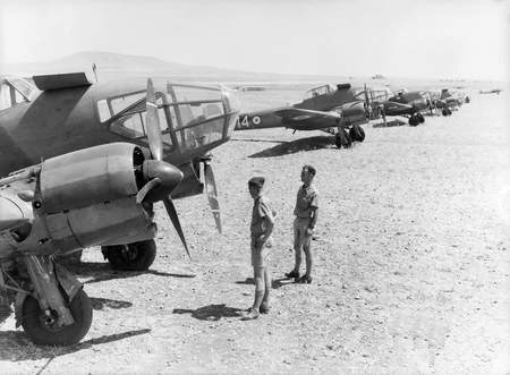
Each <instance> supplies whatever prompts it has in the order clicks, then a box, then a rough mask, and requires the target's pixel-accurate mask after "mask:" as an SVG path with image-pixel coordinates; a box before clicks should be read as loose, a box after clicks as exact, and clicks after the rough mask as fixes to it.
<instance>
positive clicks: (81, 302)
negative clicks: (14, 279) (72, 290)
mask: <svg viewBox="0 0 510 375" xmlns="http://www.w3.org/2000/svg"><path fill="white" fill-rule="evenodd" d="M68 308H69V310H70V311H71V315H72V316H73V319H74V323H72V324H69V325H60V324H58V321H59V317H58V313H57V312H56V311H54V310H52V309H49V310H46V311H44V310H42V309H41V307H40V306H39V302H38V301H37V300H36V299H35V298H34V297H32V296H28V297H26V298H25V300H24V301H23V305H22V307H21V314H22V315H21V316H22V317H23V321H22V323H21V325H22V326H23V329H24V330H25V332H26V333H27V335H28V336H29V337H30V339H31V340H32V341H33V342H34V344H37V345H58V346H65V345H73V344H76V343H77V342H79V341H80V340H81V339H82V338H83V337H84V336H85V335H86V334H87V332H88V331H89V328H90V325H91V323H92V304H91V303H90V299H89V297H88V296H87V294H86V293H85V292H84V291H83V289H80V291H79V292H78V293H77V294H76V295H75V296H74V298H73V300H72V301H71V303H70V304H69V306H68Z"/></svg>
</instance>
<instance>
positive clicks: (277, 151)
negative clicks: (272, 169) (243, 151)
mask: <svg viewBox="0 0 510 375" xmlns="http://www.w3.org/2000/svg"><path fill="white" fill-rule="evenodd" d="M323 148H336V146H335V145H334V138H333V137H331V136H328V135H319V136H316V137H310V138H301V139H297V140H295V141H292V142H285V143H282V144H279V145H276V146H274V147H271V148H268V149H266V150H263V151H261V152H257V153H255V154H252V155H250V156H249V157H250V158H268V157H274V156H283V155H288V154H295V153H296V152H301V151H313V150H318V149H323Z"/></svg>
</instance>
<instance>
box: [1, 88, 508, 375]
mask: <svg viewBox="0 0 510 375" xmlns="http://www.w3.org/2000/svg"><path fill="white" fill-rule="evenodd" d="M253 95H254V94H253ZM257 95H261V96H262V95H264V93H259V94H257ZM245 99H246V98H245ZM506 100H507V101H508V99H506ZM282 101H285V100H283V98H282ZM504 102H505V95H500V96H498V95H485V96H482V95H472V102H471V103H470V104H467V105H465V106H463V107H462V108H461V110H460V111H459V112H454V114H453V115H452V116H451V117H448V118H444V117H429V118H427V119H426V122H425V124H423V125H421V126H418V127H416V128H411V127H409V126H402V127H393V128H372V127H371V126H370V125H367V126H365V131H366V141H365V142H364V143H362V144H355V146H354V147H353V148H352V149H349V150H338V149H336V148H335V147H334V146H333V145H331V140H330V138H328V137H327V136H326V135H325V134H324V133H321V132H301V133H296V134H294V135H292V133H291V131H288V130H283V129H277V130H265V131H259V132H256V131H247V132H236V133H234V136H233V139H232V141H231V142H229V143H228V144H226V145H224V146H222V147H220V148H219V149H217V150H215V153H214V156H215V157H214V168H215V174H216V179H217V182H218V185H219V186H218V187H219V190H220V198H221V205H222V212H223V227H224V234H223V235H218V234H217V233H216V232H215V229H214V221H213V219H212V215H211V214H210V212H209V211H208V206H207V200H206V197H205V196H197V197H193V198H187V199H182V200H178V201H176V206H177V209H178V211H179V213H180V218H181V222H182V224H183V227H184V230H185V234H186V237H187V239H188V243H189V245H190V249H191V252H192V256H193V260H192V261H190V260H188V259H187V257H186V256H185V252H184V250H183V249H182V246H181V245H180V243H179V240H178V237H177V235H176V233H175V231H174V229H173V228H172V227H171V224H170V221H169V220H168V219H167V218H166V217H165V215H164V212H163V207H162V206H161V207H157V209H158V210H157V211H158V222H159V227H160V231H159V234H158V238H157V244H158V249H159V253H158V257H157V259H156V261H155V263H154V265H153V267H152V268H151V270H150V271H149V272H146V273H116V272H112V271H110V270H109V268H108V266H107V265H106V264H105V263H104V262H103V260H102V256H101V254H100V252H99V251H98V249H88V250H86V251H85V253H84V257H83V261H84V262H83V263H82V264H81V265H77V266H73V267H72V270H73V271H74V272H76V273H77V274H78V275H79V278H80V280H82V281H83V282H84V283H85V290H86V292H87V294H88V295H89V296H90V297H91V299H92V302H93V306H94V320H93V322H92V327H91V329H90V331H89V333H88V334H87V336H86V337H85V338H84V340H83V341H82V342H81V343H80V344H77V345H75V346H72V347H68V348H39V347H36V346H34V345H32V344H31V343H30V341H29V340H28V339H27V337H26V335H25V334H24V332H23V331H22V330H19V329H15V327H14V319H13V317H10V318H9V319H8V320H7V321H6V322H4V323H3V324H2V325H1V326H0V372H1V373H2V374H18V373H19V374H41V373H42V374H64V373H65V374H69V373H73V374H103V373H104V374H109V373H140V374H146V373H147V374H159V373H163V374H164V373H228V374H231V373H257V374H260V373H262V374H265V373H325V374H329V373H331V374H333V373H342V374H346V373H347V374H348V373H377V374H410V373H416V374H432V373H434V374H471V373H472V374H489V373H490V374H508V373H510V366H509V357H508V353H509V338H510V334H509V333H510V330H509V322H510V317H509V311H510V309H509V298H508V295H509V293H508V291H509V277H508V272H509V257H508V252H509V246H510V244H509V237H508V235H509V233H510V231H509V228H510V155H509V154H510V148H509V146H510V130H509V127H508V121H505V120H506V119H508V118H510V117H509V116H508V113H507V112H506V109H505V106H504ZM305 163H309V164H312V165H314V166H315V167H316V169H317V171H318V174H317V177H316V186H317V187H318V189H319V191H320V206H321V211H320V219H319V223H318V228H317V235H316V238H315V241H313V247H314V249H315V254H316V255H315V260H316V268H315V275H314V282H313V283H312V284H310V285H301V284H294V283H289V282H288V281H287V280H283V279H282V276H283V273H284V272H287V271H289V270H290V269H291V267H292V259H293V255H292V252H291V251H290V249H291V244H292V237H291V224H292V209H293V204H294V200H295V194H296V192H297V189H298V187H299V173H300V169H301V166H302V165H303V164H305ZM255 170H264V171H266V173H267V177H268V179H269V187H268V189H267V196H268V197H269V198H270V200H271V201H272V203H273V206H274V208H275V209H276V211H277V212H278V217H277V226H276V229H275V235H274V237H275V246H274V248H273V259H272V273H273V277H274V279H275V280H274V283H273V284H274V285H273V287H274V289H273V303H272V311H271V313H270V314H269V315H264V316H262V317H261V318H260V319H258V320H255V321H249V322H245V321H241V320H240V314H241V312H242V310H244V309H246V308H247V307H249V306H250V304H251V303H252V298H253V293H254V286H253V284H252V280H251V276H252V270H251V267H250V263H249V261H250V258H249V241H248V240H249V239H248V235H249V234H248V231H249V218H250V210H251V205H252V201H251V198H250V196H249V194H248V191H247V187H246V181H247V180H248V178H249V177H250V176H251V174H252V173H253V172H254V171H255Z"/></svg>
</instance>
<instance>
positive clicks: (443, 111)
mask: <svg viewBox="0 0 510 375" xmlns="http://www.w3.org/2000/svg"><path fill="white" fill-rule="evenodd" d="M441 113H442V114H443V116H448V109H446V108H443V110H442V111H441Z"/></svg>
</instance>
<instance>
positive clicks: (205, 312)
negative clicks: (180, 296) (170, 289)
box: [172, 303, 244, 321]
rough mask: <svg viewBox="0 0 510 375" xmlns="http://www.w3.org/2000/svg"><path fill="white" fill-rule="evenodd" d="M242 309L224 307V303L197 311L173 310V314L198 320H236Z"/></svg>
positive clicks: (200, 308)
mask: <svg viewBox="0 0 510 375" xmlns="http://www.w3.org/2000/svg"><path fill="white" fill-rule="evenodd" d="M243 312H244V309H238V308H236V307H229V306H226V305H225V304H224V303H223V304H221V305H209V306H204V307H199V308H198V309H195V310H193V309H174V310H173V311H172V313H173V314H190V315H191V316H192V317H193V318H195V319H198V320H209V321H218V320H220V319H221V318H237V317H242V316H243V314H242V313H243Z"/></svg>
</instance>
